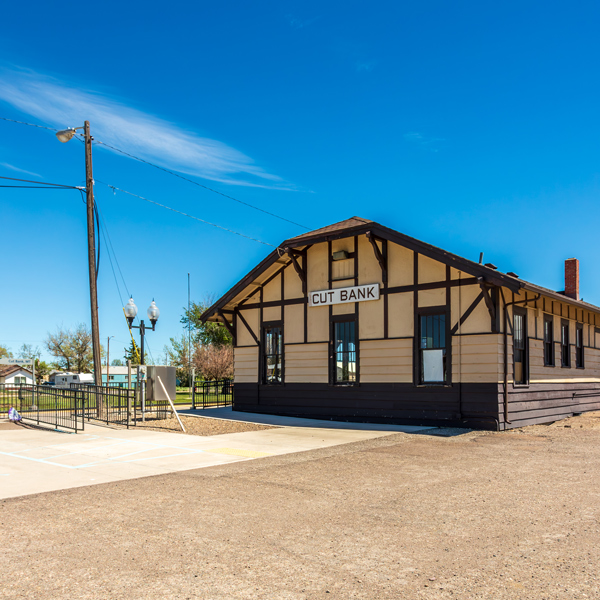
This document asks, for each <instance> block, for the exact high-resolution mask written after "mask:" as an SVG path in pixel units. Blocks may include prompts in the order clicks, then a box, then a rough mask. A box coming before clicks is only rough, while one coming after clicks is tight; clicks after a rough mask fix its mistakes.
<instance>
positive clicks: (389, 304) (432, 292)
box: [202, 217, 600, 430]
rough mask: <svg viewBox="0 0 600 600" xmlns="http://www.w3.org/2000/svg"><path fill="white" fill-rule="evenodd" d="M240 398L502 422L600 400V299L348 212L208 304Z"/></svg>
mask: <svg viewBox="0 0 600 600" xmlns="http://www.w3.org/2000/svg"><path fill="white" fill-rule="evenodd" d="M202 318H203V320H204V321H215V322H220V323H223V325H224V326H226V327H227V328H228V329H229V331H230V332H231V333H232V335H233V338H234V381H235V384H234V410H239V411H247V412H256V413H269V414H277V415H287V416H297V417H309V418H318V419H333V420H340V421H364V422H375V423H382V422H383V423H385V422H389V423H398V424H414V425H417V424H419V425H442V426H444V425H445V426H458V427H473V428H479V429H493V430H504V429H509V428H513V427H520V426H523V425H531V424H535V423H547V422H551V421H556V420H558V419H562V418H564V417H568V416H571V415H573V414H577V413H581V412H585V411H590V410H599V409H600V308H599V307H597V306H593V305H591V304H588V303H586V302H583V301H581V300H580V299H579V264H578V261H577V260H576V259H569V260H567V261H566V262H565V291H561V292H555V291H552V290H549V289H546V288H542V287H540V286H537V285H534V284H532V283H529V282H527V281H523V280H522V279H520V278H519V277H518V276H517V274H515V273H501V272H499V271H498V270H497V268H496V267H495V266H494V265H492V264H489V263H488V264H480V263H477V262H473V261H470V260H467V259H464V258H461V257H459V256H456V255H454V254H451V253H449V252H445V251H443V250H441V249H439V248H436V247H434V246H431V245H429V244H427V243H424V242H421V241H418V240H416V239H414V238H410V237H408V236H406V235H403V234H401V233H399V232H397V231H394V230H392V229H389V228H387V227H384V226H383V225H380V224H378V223H375V222H373V221H368V220H366V219H361V218H358V217H353V218H351V219H348V220H346V221H342V222H340V223H335V224H333V225H330V226H328V227H323V228H322V229H317V230H315V231H312V232H309V233H306V234H303V235H300V236H298V237H294V238H291V239H288V240H285V241H284V242H283V243H282V244H281V245H280V246H279V247H278V248H277V249H276V250H275V251H273V252H272V253H271V254H270V255H269V256H267V258H265V260H263V261H262V262H261V263H260V264H259V265H258V266H257V267H256V268H254V269H253V270H252V271H251V272H250V273H248V274H247V275H246V276H245V277H244V278H243V279H242V280H241V281H239V282H238V283H237V284H236V285H235V286H234V287H233V288H232V289H231V290H230V291H229V292H227V293H226V294H225V295H224V296H223V297H222V298H221V299H220V300H218V301H217V302H216V303H215V304H214V305H213V306H212V307H211V308H209V309H208V310H207V311H206V312H205V313H204V315H203V317H202Z"/></svg>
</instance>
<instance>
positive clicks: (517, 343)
mask: <svg viewBox="0 0 600 600" xmlns="http://www.w3.org/2000/svg"><path fill="white" fill-rule="evenodd" d="M513 357H514V382H515V384H516V385H525V384H526V383H527V375H528V373H527V312H526V311H525V310H523V309H517V308H515V309H514V324H513Z"/></svg>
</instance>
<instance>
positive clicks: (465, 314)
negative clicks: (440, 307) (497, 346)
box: [450, 292, 494, 335]
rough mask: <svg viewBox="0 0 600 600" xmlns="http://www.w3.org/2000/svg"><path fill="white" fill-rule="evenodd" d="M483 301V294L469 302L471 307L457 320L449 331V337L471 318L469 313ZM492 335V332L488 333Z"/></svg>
mask: <svg viewBox="0 0 600 600" xmlns="http://www.w3.org/2000/svg"><path fill="white" fill-rule="evenodd" d="M482 300H483V292H481V293H480V294H479V296H477V298H475V300H473V302H471V305H470V306H469V307H468V308H467V310H465V312H464V313H463V314H462V316H461V317H460V318H459V319H458V322H457V323H456V324H455V325H454V326H453V327H452V329H451V331H450V335H455V334H456V332H457V331H458V328H459V327H460V326H461V325H462V324H463V323H464V322H465V321H466V320H467V319H468V318H469V317H470V316H471V313H472V312H473V311H474V310H475V309H476V308H477V307H478V306H479V303H480V302H481V301H482ZM490 333H494V332H490Z"/></svg>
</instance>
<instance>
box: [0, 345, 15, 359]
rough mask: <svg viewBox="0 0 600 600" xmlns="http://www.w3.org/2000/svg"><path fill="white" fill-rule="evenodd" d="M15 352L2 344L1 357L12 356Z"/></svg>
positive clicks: (0, 347)
mask: <svg viewBox="0 0 600 600" xmlns="http://www.w3.org/2000/svg"><path fill="white" fill-rule="evenodd" d="M12 357H13V353H12V352H11V351H10V350H9V349H8V348H7V347H6V346H0V358H12Z"/></svg>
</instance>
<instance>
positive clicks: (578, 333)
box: [575, 323, 585, 369]
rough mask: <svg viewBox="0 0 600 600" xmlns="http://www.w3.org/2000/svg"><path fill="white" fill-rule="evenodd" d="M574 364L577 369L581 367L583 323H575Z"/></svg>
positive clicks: (582, 365)
mask: <svg viewBox="0 0 600 600" xmlns="http://www.w3.org/2000/svg"><path fill="white" fill-rule="evenodd" d="M575 366H576V367H577V368H578V369H583V368H584V366H585V365H584V364H583V324H582V323H577V324H576V325H575Z"/></svg>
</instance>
